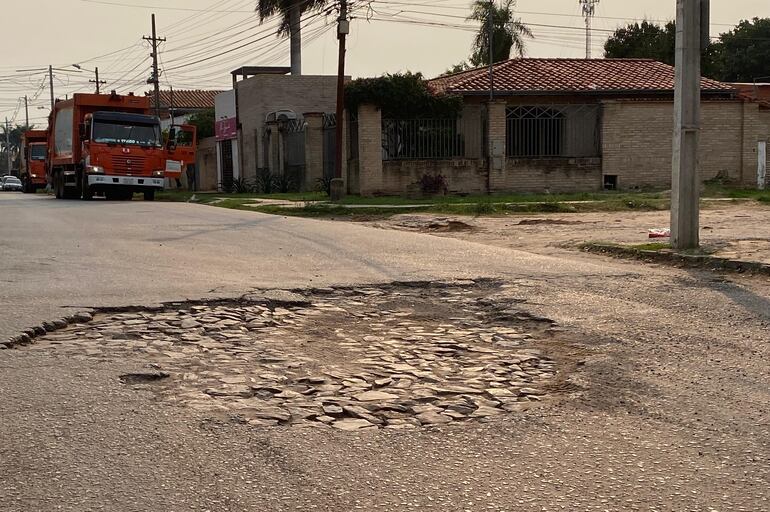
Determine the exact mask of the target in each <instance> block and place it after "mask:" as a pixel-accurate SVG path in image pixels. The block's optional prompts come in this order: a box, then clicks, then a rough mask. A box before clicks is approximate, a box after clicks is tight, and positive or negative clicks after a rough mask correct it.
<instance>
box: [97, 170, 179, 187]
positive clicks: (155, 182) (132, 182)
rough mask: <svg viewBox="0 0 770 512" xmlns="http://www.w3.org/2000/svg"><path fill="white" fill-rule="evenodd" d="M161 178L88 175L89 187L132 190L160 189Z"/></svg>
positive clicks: (161, 184) (162, 180) (161, 185)
mask: <svg viewBox="0 0 770 512" xmlns="http://www.w3.org/2000/svg"><path fill="white" fill-rule="evenodd" d="M164 181H165V180H164V179H163V178H150V177H142V176H110V175H109V174H89V175H88V185H89V186H100V185H101V186H104V187H111V186H124V187H134V188H148V189H149V188H154V189H162V188H163V182H164Z"/></svg>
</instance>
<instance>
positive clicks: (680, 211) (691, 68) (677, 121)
mask: <svg viewBox="0 0 770 512" xmlns="http://www.w3.org/2000/svg"><path fill="white" fill-rule="evenodd" d="M708 23H709V0H677V3H676V66H675V67H676V71H675V73H676V87H675V93H674V144H673V155H672V176H671V245H672V247H674V248H675V249H694V248H697V247H698V246H699V245H700V233H699V229H700V223H699V215H700V211H699V204H698V200H699V186H700V180H699V179H698V138H699V132H700V80H701V73H700V63H701V51H702V50H704V49H705V47H706V46H708V34H709V32H708Z"/></svg>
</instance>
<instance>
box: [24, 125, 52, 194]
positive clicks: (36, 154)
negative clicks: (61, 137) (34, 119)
mask: <svg viewBox="0 0 770 512" xmlns="http://www.w3.org/2000/svg"><path fill="white" fill-rule="evenodd" d="M47 156H48V133H47V132H46V131H45V130H27V131H26V132H24V133H23V134H22V135H21V173H20V174H21V182H22V185H23V187H24V188H23V190H24V192H26V193H29V192H34V191H35V190H37V189H39V188H43V187H45V186H46V183H47V179H46V158H47Z"/></svg>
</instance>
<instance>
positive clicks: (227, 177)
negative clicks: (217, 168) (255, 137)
mask: <svg viewBox="0 0 770 512" xmlns="http://www.w3.org/2000/svg"><path fill="white" fill-rule="evenodd" d="M220 148H221V151H222V155H221V158H222V183H220V184H219V186H220V188H221V189H222V190H223V191H225V192H229V191H230V190H232V188H233V141H232V139H227V140H223V141H222V142H221V143H220Z"/></svg>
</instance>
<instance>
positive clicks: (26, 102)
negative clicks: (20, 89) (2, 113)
mask: <svg viewBox="0 0 770 512" xmlns="http://www.w3.org/2000/svg"><path fill="white" fill-rule="evenodd" d="M24 126H26V127H27V128H29V100H28V99H27V95H26V94H25V95H24Z"/></svg>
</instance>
